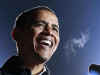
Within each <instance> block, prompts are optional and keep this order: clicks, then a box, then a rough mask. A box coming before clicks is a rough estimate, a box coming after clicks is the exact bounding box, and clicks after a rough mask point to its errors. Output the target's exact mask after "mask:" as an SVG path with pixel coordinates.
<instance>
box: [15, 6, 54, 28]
mask: <svg viewBox="0 0 100 75" xmlns="http://www.w3.org/2000/svg"><path fill="white" fill-rule="evenodd" d="M40 10H47V11H49V12H51V13H53V14H55V12H54V11H53V10H52V9H50V8H48V7H47V6H38V7H34V8H31V9H28V10H25V11H23V12H22V13H20V14H19V15H18V16H17V17H16V20H15V25H14V28H15V27H16V28H24V27H25V24H32V22H33V19H32V16H33V15H35V14H36V13H35V12H36V11H40Z"/></svg>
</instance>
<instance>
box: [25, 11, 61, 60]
mask: <svg viewBox="0 0 100 75" xmlns="http://www.w3.org/2000/svg"><path fill="white" fill-rule="evenodd" d="M33 18H35V22H33V25H32V26H31V29H32V33H29V34H31V35H32V36H30V35H29V34H28V35H29V36H28V35H27V34H26V35H24V36H25V38H26V42H24V43H25V44H26V45H25V46H27V47H28V48H27V47H26V48H27V49H31V50H28V51H26V53H32V52H35V53H36V54H38V55H39V56H40V57H41V58H43V59H44V60H49V59H50V57H51V56H52V55H53V54H54V52H55V51H56V48H57V46H58V44H59V26H58V19H57V17H56V16H55V15H54V14H53V13H51V12H49V11H46V10H41V11H38V12H37V13H36V16H35V17H33ZM27 41H29V42H27ZM29 45H30V46H29ZM29 47H32V48H29Z"/></svg>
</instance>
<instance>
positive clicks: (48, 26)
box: [44, 24, 52, 35]
mask: <svg viewBox="0 0 100 75" xmlns="http://www.w3.org/2000/svg"><path fill="white" fill-rule="evenodd" d="M44 33H46V34H48V35H51V34H52V27H51V25H50V24H48V25H46V26H45V28H44Z"/></svg>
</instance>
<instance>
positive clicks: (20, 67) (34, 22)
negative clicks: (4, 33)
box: [1, 6, 60, 75]
mask: <svg viewBox="0 0 100 75" xmlns="http://www.w3.org/2000/svg"><path fill="white" fill-rule="evenodd" d="M12 37H13V39H14V40H15V41H16V46H17V52H18V55H17V56H13V57H12V58H10V59H9V60H8V61H7V62H6V63H5V64H4V66H3V67H2V68H1V75H49V72H48V69H47V67H46V65H45V63H46V62H47V61H48V60H49V59H50V58H51V57H52V55H53V54H54V52H55V51H56V48H57V47H58V44H59V40H60V38H59V25H58V18H57V16H56V15H55V14H54V12H53V11H52V10H51V9H49V8H47V7H43V6H40V7H36V8H34V9H31V10H27V11H24V12H23V13H21V14H20V15H19V16H18V17H17V18H16V23H15V27H14V29H13V31H12Z"/></svg>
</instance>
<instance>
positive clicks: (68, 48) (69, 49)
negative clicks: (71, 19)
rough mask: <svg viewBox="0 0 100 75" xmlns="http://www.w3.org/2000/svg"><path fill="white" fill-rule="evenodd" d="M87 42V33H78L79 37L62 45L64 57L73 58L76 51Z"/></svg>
mask: <svg viewBox="0 0 100 75" xmlns="http://www.w3.org/2000/svg"><path fill="white" fill-rule="evenodd" d="M88 40H89V32H81V33H79V37H74V38H71V39H69V40H67V42H66V43H65V45H64V47H63V48H64V50H65V53H66V55H67V56H68V57H69V56H75V55H76V54H77V50H79V49H80V48H83V47H84V46H85V45H86V43H87V42H88Z"/></svg>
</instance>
